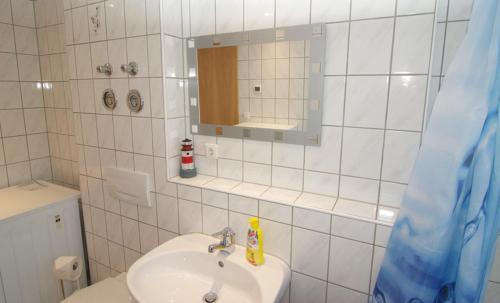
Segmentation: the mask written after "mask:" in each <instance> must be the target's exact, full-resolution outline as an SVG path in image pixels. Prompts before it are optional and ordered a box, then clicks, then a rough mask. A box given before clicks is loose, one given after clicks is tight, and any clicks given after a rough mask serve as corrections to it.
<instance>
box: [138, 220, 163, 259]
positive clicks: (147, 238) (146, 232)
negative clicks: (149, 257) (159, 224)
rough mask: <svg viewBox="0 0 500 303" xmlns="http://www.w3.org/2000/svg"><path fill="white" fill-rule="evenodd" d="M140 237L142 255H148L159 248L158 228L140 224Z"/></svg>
mask: <svg viewBox="0 0 500 303" xmlns="http://www.w3.org/2000/svg"><path fill="white" fill-rule="evenodd" d="M139 235H140V239H141V253H147V252H149V251H150V250H152V249H153V248H155V247H157V246H158V228H156V227H154V226H151V225H148V224H144V223H139Z"/></svg>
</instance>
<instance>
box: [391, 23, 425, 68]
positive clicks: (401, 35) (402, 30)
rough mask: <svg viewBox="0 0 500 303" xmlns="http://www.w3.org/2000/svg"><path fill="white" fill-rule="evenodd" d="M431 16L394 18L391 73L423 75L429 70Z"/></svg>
mask: <svg viewBox="0 0 500 303" xmlns="http://www.w3.org/2000/svg"><path fill="white" fill-rule="evenodd" d="M432 28H433V15H420V16H409V17H398V18H396V30H395V33H394V50H393V52H394V54H393V59H392V72H393V73H402V74H408V73H416V74H425V73H427V72H428V69H429V58H430V53H431V39H432Z"/></svg>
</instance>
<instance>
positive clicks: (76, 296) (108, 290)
mask: <svg viewBox="0 0 500 303" xmlns="http://www.w3.org/2000/svg"><path fill="white" fill-rule="evenodd" d="M89 302H92V303H126V302H132V298H131V297H130V295H129V293H128V289H127V273H121V274H119V275H118V276H116V277H114V278H107V279H105V280H102V281H100V282H98V283H95V284H93V285H91V286H89V287H86V288H83V289H81V290H78V291H76V292H74V293H73V294H72V295H71V296H69V297H68V298H66V299H64V300H63V301H61V303H89Z"/></svg>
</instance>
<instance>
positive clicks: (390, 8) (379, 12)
mask: <svg viewBox="0 0 500 303" xmlns="http://www.w3.org/2000/svg"><path fill="white" fill-rule="evenodd" d="M395 8H396V1H395V0H379V1H376V2H375V1H370V0H352V8H351V9H352V11H351V18H352V19H367V18H380V17H389V16H393V15H394V9H395Z"/></svg>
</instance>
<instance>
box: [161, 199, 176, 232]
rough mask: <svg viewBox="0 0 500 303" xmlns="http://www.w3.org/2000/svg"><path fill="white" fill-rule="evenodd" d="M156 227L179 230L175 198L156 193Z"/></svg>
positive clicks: (172, 230) (173, 230)
mask: <svg viewBox="0 0 500 303" xmlns="http://www.w3.org/2000/svg"><path fill="white" fill-rule="evenodd" d="M157 213H158V227H160V228H163V229H166V230H168V231H171V232H175V233H177V232H179V217H178V204H177V198H174V197H169V196H164V195H157Z"/></svg>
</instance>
